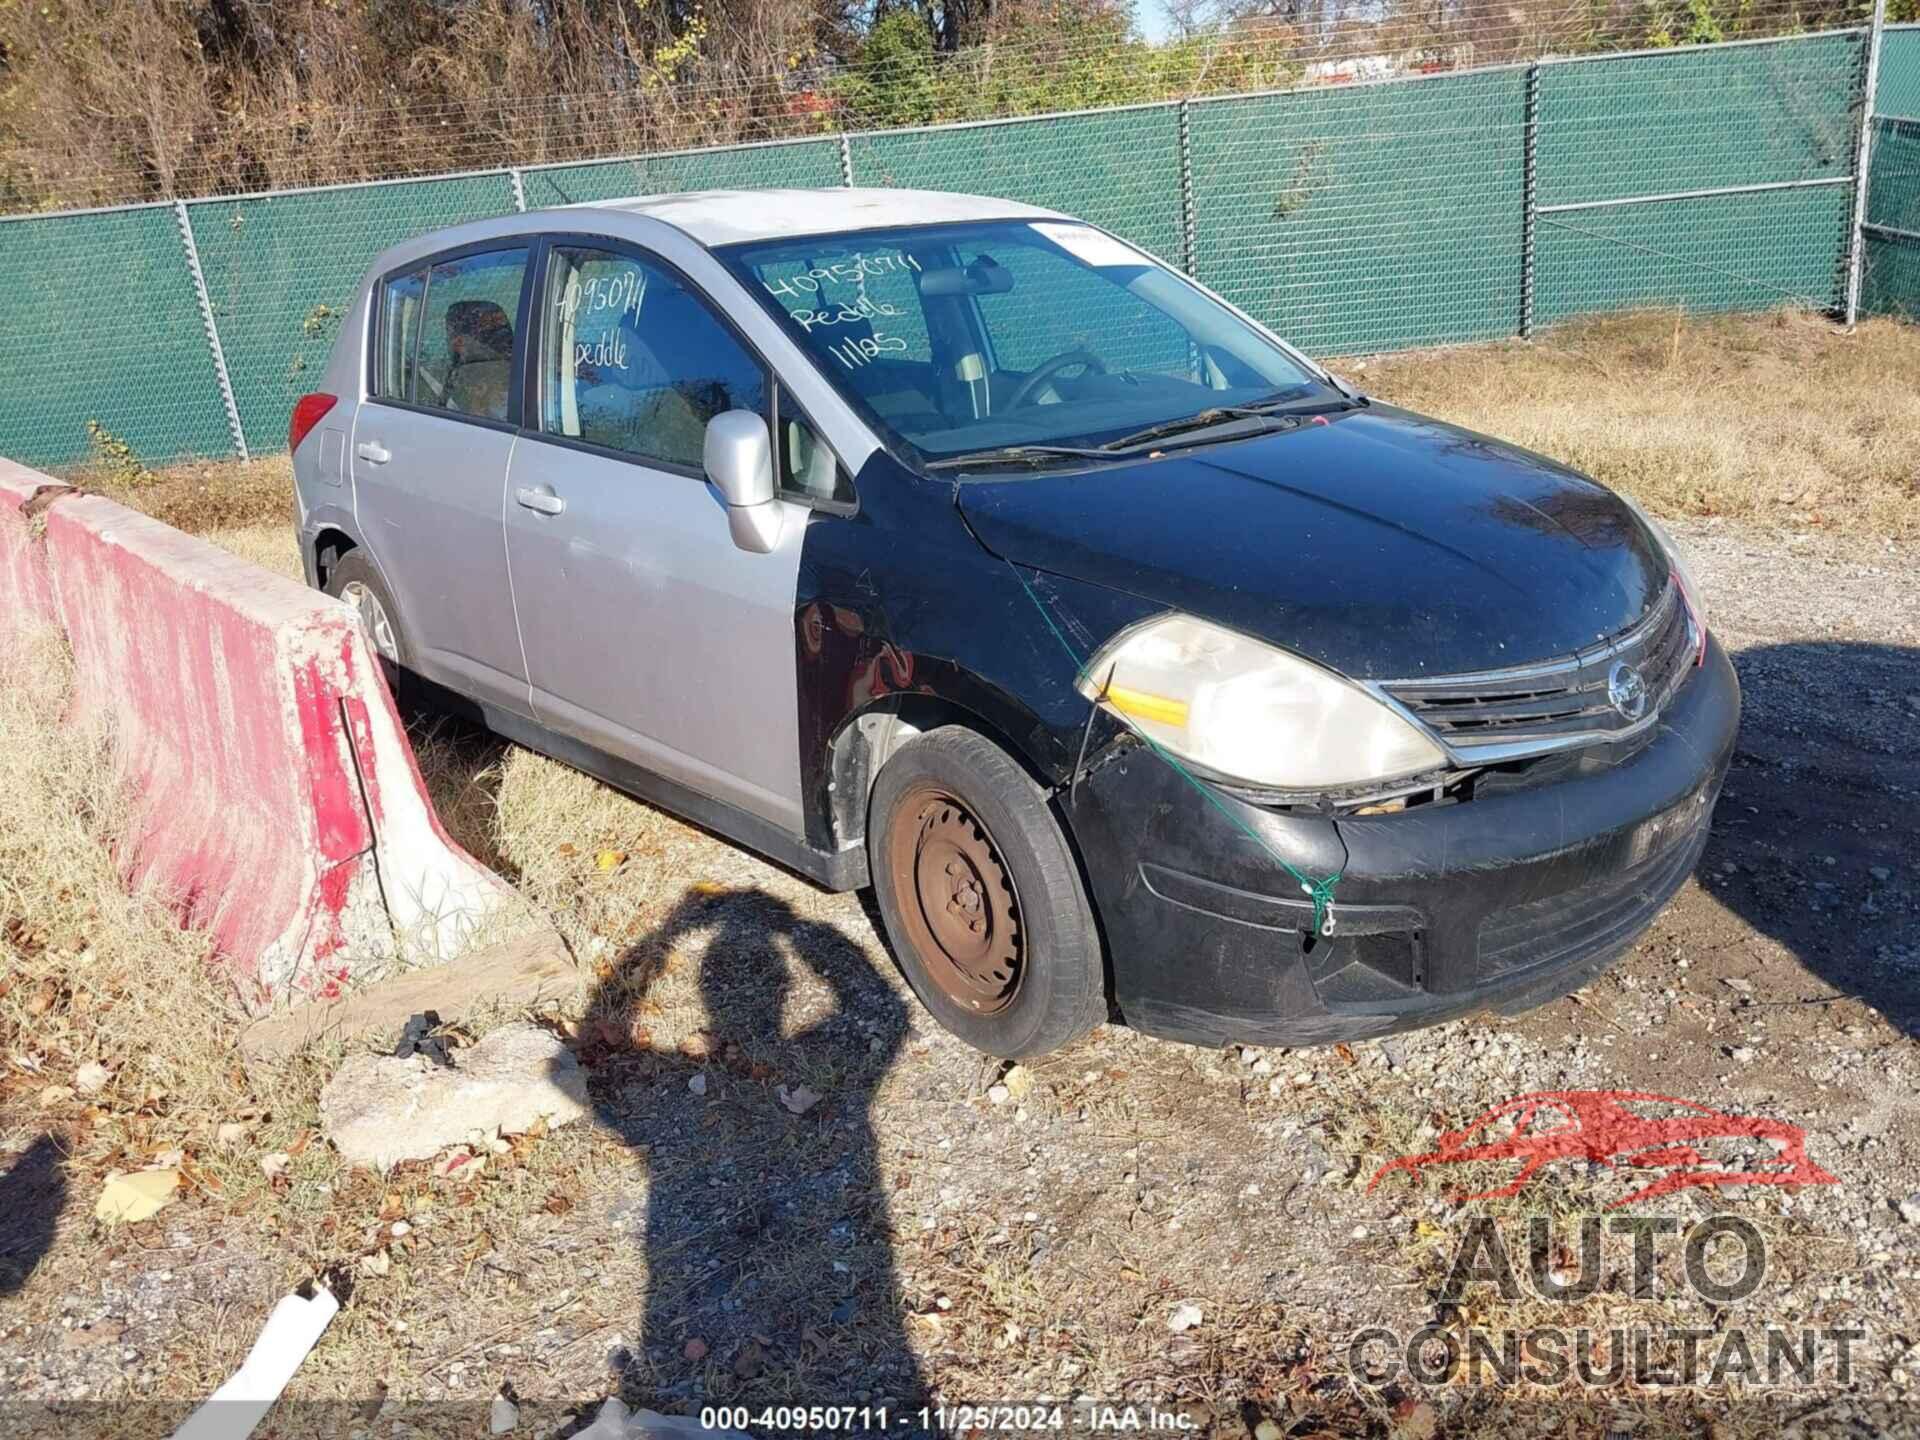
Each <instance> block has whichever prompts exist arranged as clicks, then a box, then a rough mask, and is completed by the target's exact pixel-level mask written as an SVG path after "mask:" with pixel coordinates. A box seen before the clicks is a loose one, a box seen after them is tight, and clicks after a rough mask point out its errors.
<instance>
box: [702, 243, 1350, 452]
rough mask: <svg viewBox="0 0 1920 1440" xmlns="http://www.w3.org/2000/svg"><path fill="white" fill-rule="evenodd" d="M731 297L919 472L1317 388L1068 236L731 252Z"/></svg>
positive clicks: (1113, 256) (1140, 261)
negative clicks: (794, 345) (758, 316)
mask: <svg viewBox="0 0 1920 1440" xmlns="http://www.w3.org/2000/svg"><path fill="white" fill-rule="evenodd" d="M719 254H720V257H721V259H722V260H723V261H724V262H725V263H726V264H727V266H728V267H729V269H731V270H732V272H733V274H734V275H735V277H736V278H737V279H739V281H740V282H741V283H742V284H743V285H744V286H746V288H747V290H748V292H749V293H750V294H752V295H753V296H754V297H755V298H756V299H757V300H758V301H759V302H760V303H761V304H762V305H763V306H765V307H766V308H767V309H768V310H769V311H770V312H771V313H772V314H773V315H774V317H775V318H776V319H778V320H779V321H780V322H781V323H782V324H783V325H784V326H785V327H786V329H787V331H788V333H789V334H790V335H792V336H793V337H794V339H795V340H797V341H798V342H799V343H800V345H801V346H802V347H803V348H804V349H805V350H806V351H807V352H808V353H809V355H811V356H812V358H813V360H814V363H815V364H816V365H817V366H818V368H819V369H820V371H821V373H822V374H824V375H825V376H826V377H827V378H828V379H829V380H831V381H832V382H833V384H834V385H835V386H836V387H838V388H839V390H840V391H841V393H842V394H844V395H845V396H846V397H847V398H848V400H849V401H851V402H852V403H853V405H854V406H855V408H857V409H859V410H860V411H862V413H863V414H865V415H866V417H867V418H868V420H869V421H870V422H871V423H872V424H873V425H874V426H875V427H876V428H877V429H878V430H880V431H881V433H882V434H884V435H886V436H888V438H889V439H890V440H892V441H896V442H901V443H903V444H904V446H905V447H906V448H908V449H909V450H910V451H911V452H913V453H914V454H916V455H917V456H919V457H920V458H921V459H923V460H928V461H931V460H936V459H939V458H941V457H943V456H950V455H958V454H962V453H970V452H974V451H979V450H985V449H990V448H995V447H1002V446H1020V445H1060V446H1076V447H1089V446H1095V445H1099V444H1103V443H1106V442H1108V441H1110V440H1113V439H1116V438H1119V437H1121V436H1124V435H1128V434H1130V433H1131V432H1134V431H1138V430H1141V429H1144V428H1147V427H1150V426H1154V425H1157V424H1160V423H1162V422H1165V421H1170V420H1177V419H1182V418H1185V417H1189V416H1193V415H1197V414H1200V413H1201V412H1204V411H1207V410H1211V409H1217V408H1222V407H1230V406H1235V405H1255V404H1271V403H1284V402H1288V401H1291V400H1296V399H1299V400H1304V399H1306V398H1308V397H1309V396H1319V395H1321V394H1322V393H1323V392H1326V393H1331V392H1330V391H1328V389H1327V387H1326V386H1325V384H1324V382H1323V381H1321V380H1320V379H1319V378H1318V377H1316V376H1315V375H1314V374H1313V373H1312V372H1311V371H1310V370H1309V369H1308V368H1307V367H1306V366H1304V365H1302V364H1301V363H1300V362H1299V361H1297V360H1295V359H1294V358H1293V357H1292V356H1290V355H1289V354H1288V353H1287V352H1286V351H1285V350H1284V349H1282V348H1281V347H1280V346H1278V345H1276V344H1274V342H1273V341H1272V340H1270V339H1269V338H1268V337H1267V336H1265V335H1263V334H1262V333H1261V332H1260V331H1258V330H1257V329H1255V328H1254V327H1253V326H1252V325H1250V324H1248V323H1247V322H1246V321H1244V320H1242V319H1240V318H1239V317H1238V316H1237V315H1235V314H1234V313H1233V312H1232V311H1230V310H1228V309H1227V308H1226V307H1224V306H1223V305H1221V304H1220V303H1219V302H1218V301H1215V300H1213V299H1211V298H1210V297H1208V296H1207V295H1206V294H1204V293H1203V292H1201V291H1200V290H1197V289H1195V288H1194V287H1193V286H1192V285H1190V284H1189V283H1188V282H1187V281H1186V280H1185V279H1183V278H1182V277H1180V276H1179V275H1176V274H1175V273H1173V272H1172V271H1170V270H1168V269H1166V268H1165V267H1164V266H1162V265H1159V264H1156V263H1155V262H1153V261H1151V260H1149V259H1148V258H1147V257H1146V256H1144V255H1142V254H1140V253H1139V252H1138V251H1136V250H1134V249H1132V248H1131V247H1129V246H1127V245H1124V244H1122V243H1121V242H1120V241H1118V240H1115V239H1113V238H1112V237H1111V236H1108V235H1105V234H1103V233H1102V232H1100V231H1098V230H1095V229H1093V228H1091V227H1090V226H1086V225H1081V224H1077V223H1073V222H1069V221H1031V222H1029V221H1013V220H1003V221H984V222H979V223H968V224H959V225H927V226H913V227H903V228H900V229H893V230H871V231H859V232H852V233H846V234H839V235H826V236H814V237H807V238H802V239H795V240H778V241H769V242H764V243H752V244H745V245H735V246H731V247H728V248H727V249H724V250H722V251H720V252H719Z"/></svg>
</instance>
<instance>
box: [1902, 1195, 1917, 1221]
mask: <svg viewBox="0 0 1920 1440" xmlns="http://www.w3.org/2000/svg"><path fill="white" fill-rule="evenodd" d="M1898 1208H1899V1211H1900V1218H1901V1219H1902V1220H1904V1221H1906V1222H1907V1224H1909V1225H1920V1191H1917V1192H1915V1193H1914V1194H1912V1195H1909V1196H1907V1198H1906V1199H1904V1200H1902V1201H1901V1202H1900V1204H1899V1207H1898Z"/></svg>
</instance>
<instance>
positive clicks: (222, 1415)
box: [173, 1285, 340, 1440]
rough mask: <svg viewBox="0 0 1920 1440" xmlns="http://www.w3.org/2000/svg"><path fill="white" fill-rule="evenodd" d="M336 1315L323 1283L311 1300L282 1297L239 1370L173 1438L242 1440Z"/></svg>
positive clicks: (337, 1310)
mask: <svg viewBox="0 0 1920 1440" xmlns="http://www.w3.org/2000/svg"><path fill="white" fill-rule="evenodd" d="M339 1313H340V1302H339V1301H338V1300H336V1299H335V1298H334V1296H333V1292H332V1291H331V1290H329V1289H327V1287H326V1286H324V1285H315V1286H314V1287H313V1298H312V1299H311V1300H309V1299H307V1298H305V1297H304V1296H300V1295H288V1296H286V1297H285V1298H284V1299H282V1300H281V1301H280V1303H279V1304H278V1305H275V1306H274V1307H273V1313H272V1314H271V1315H269V1316H267V1323H266V1324H265V1325H264V1326H262V1327H261V1329H260V1338H259V1339H258V1340H255V1341H254V1342H253V1348H252V1349H251V1350H249V1351H248V1352H247V1358H246V1359H245V1360H244V1361H242V1362H241V1364H240V1368H239V1369H238V1370H236V1371H234V1372H233V1377H232V1378H231V1379H230V1380H228V1381H227V1383H226V1384H224V1385H222V1386H221V1387H220V1388H219V1389H218V1390H216V1391H214V1392H213V1396H212V1398H210V1399H209V1400H208V1401H207V1402H206V1403H205V1404H204V1405H202V1406H201V1407H200V1408H199V1409H198V1410H196V1411H194V1412H193V1414H191V1415H189V1416H188V1417H187V1423H186V1424H184V1425H182V1426H181V1427H180V1428H179V1429H178V1430H176V1431H174V1432H173V1440H246V1437H247V1436H249V1435H251V1434H252V1433H253V1430H254V1427H255V1426H256V1425H258V1424H259V1423H260V1422H261V1420H262V1419H264V1418H265V1417H266V1413H267V1411H269V1410H271V1409H272V1408H273V1402H274V1401H276V1400H278V1399H279V1398H280V1392H281V1391H282V1390H284V1389H286V1388H287V1382H288V1381H289V1380H291V1379H293V1372H294V1371H296V1370H298V1369H299V1368H300V1365H301V1363H302V1362H303V1361H304V1360H305V1359H306V1358H307V1356H308V1354H309V1353H311V1352H312V1350H313V1347H314V1346H315V1345H316V1344H318V1343H319V1341H320V1336H321V1335H322V1333H324V1332H325V1330H326V1328H327V1326H328V1325H330V1324H332V1323H333V1317H334V1316H335V1315H338V1314H339Z"/></svg>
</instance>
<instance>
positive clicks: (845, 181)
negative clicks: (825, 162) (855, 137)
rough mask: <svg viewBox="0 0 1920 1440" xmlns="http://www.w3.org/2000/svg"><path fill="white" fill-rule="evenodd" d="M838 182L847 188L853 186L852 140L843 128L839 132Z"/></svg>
mask: <svg viewBox="0 0 1920 1440" xmlns="http://www.w3.org/2000/svg"><path fill="white" fill-rule="evenodd" d="M840 183H841V184H842V185H844V186H846V187H847V189H849V190H851V189H852V188H853V142H852V141H850V140H849V139H847V132H846V131H844V130H842V131H841V132H840Z"/></svg>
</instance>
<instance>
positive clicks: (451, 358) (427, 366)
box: [412, 249, 527, 420]
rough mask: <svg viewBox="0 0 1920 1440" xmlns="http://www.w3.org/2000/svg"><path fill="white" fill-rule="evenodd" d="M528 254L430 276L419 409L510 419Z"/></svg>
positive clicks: (476, 261)
mask: <svg viewBox="0 0 1920 1440" xmlns="http://www.w3.org/2000/svg"><path fill="white" fill-rule="evenodd" d="M526 270H527V252H526V250H524V249H518V250H492V251H488V252H487V253H485V254H481V255H462V256H460V257H459V258H458V259H455V260H443V261H441V262H440V263H439V264H437V265H435V266H434V267H433V268H432V270H431V271H430V272H429V273H428V276H427V297H426V303H425V305H424V306H423V307H422V312H421V320H420V343H419V351H418V354H419V360H418V362H417V366H416V372H415V375H414V379H413V397H412V398H413V403H414V404H416V405H425V406H429V407H431V408H433V409H436V410H450V411H453V412H454V413H456V414H460V415H477V416H480V417H482V418H484V419H488V420H505V419H506V418H508V409H509V400H510V398H511V396H512V393H513V347H514V336H513V322H514V317H515V316H516V315H518V314H519V313H520V282H521V280H522V279H523V278H524V277H525V275H526Z"/></svg>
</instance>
